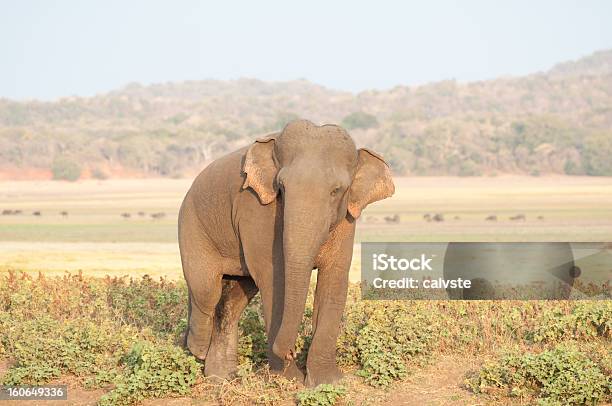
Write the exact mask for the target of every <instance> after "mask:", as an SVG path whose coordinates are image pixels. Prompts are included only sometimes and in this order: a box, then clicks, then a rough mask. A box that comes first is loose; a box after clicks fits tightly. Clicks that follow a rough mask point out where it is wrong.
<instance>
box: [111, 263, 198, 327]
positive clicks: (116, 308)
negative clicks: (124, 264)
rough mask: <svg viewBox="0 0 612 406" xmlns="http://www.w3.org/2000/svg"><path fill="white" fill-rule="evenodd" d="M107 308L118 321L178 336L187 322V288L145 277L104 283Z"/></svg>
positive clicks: (163, 280)
mask: <svg viewBox="0 0 612 406" xmlns="http://www.w3.org/2000/svg"><path fill="white" fill-rule="evenodd" d="M107 292H108V293H107V298H108V299H107V300H108V306H109V307H110V308H111V309H112V310H113V313H114V314H116V315H117V317H119V318H120V320H122V322H124V323H126V324H129V325H132V326H135V327H138V328H145V327H146V328H150V329H151V330H153V331H154V332H155V333H157V334H160V335H162V336H164V335H166V336H167V335H173V336H175V337H178V336H180V335H182V334H183V332H184V331H185V327H186V323H187V286H186V285H185V284H184V283H176V282H171V281H168V280H166V279H163V278H161V279H160V280H159V282H158V281H155V280H153V279H152V278H151V277H149V276H147V275H145V276H144V277H142V278H141V279H130V280H129V282H126V281H125V280H122V279H115V280H111V281H108V290H107Z"/></svg>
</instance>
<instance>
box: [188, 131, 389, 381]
mask: <svg viewBox="0 0 612 406" xmlns="http://www.w3.org/2000/svg"><path fill="white" fill-rule="evenodd" d="M394 191H395V186H394V184H393V179H392V176H391V171H390V169H389V166H388V165H387V163H386V162H385V161H384V160H383V158H382V157H381V156H379V155H378V154H376V153H374V152H372V151H370V150H368V149H365V148H361V149H357V148H356V146H355V143H354V141H353V139H352V138H351V137H350V135H349V134H348V133H347V132H346V130H344V129H343V128H341V127H340V126H337V125H331V124H325V125H321V126H318V125H315V124H313V123H312V122H310V121H308V120H295V121H292V122H290V123H288V124H287V125H286V126H285V127H284V129H283V130H282V131H280V132H278V133H274V134H270V135H268V136H266V137H264V138H261V139H257V140H256V141H255V142H254V143H253V144H251V145H250V146H247V147H244V148H242V149H239V150H237V151H235V152H232V153H230V154H228V155H226V156H224V157H221V158H219V159H217V160H215V161H213V162H212V163H211V164H210V165H208V166H207V167H206V168H205V169H204V170H203V171H202V172H201V173H200V174H199V175H198V176H197V177H196V178H195V180H194V182H193V184H192V186H191V188H190V189H189V191H188V192H187V194H186V196H185V198H184V200H183V203H182V205H181V208H180V212H179V221H178V237H179V248H180V254H181V262H182V267H183V274H184V277H185V280H186V282H187V286H188V293H189V309H188V310H189V316H188V326H187V330H186V333H185V345H186V347H187V348H188V349H189V351H190V352H191V353H192V354H193V355H194V356H195V357H196V358H198V359H200V360H202V361H204V374H205V375H206V376H214V377H217V378H221V379H227V378H229V377H231V376H232V375H233V374H234V373H235V371H236V369H237V347H238V322H239V319H240V315H241V313H242V312H243V310H244V309H245V307H246V306H247V305H248V303H249V301H250V300H251V299H252V298H253V297H254V296H255V295H256V293H257V292H258V291H259V292H260V293H261V301H262V309H263V315H264V321H265V329H266V334H267V340H268V344H267V355H268V362H269V365H270V370H271V371H272V372H274V373H276V374H280V375H283V376H285V377H287V378H295V379H297V380H298V382H300V383H304V384H305V385H307V386H317V385H319V384H322V383H332V382H336V381H337V380H339V379H341V377H342V373H341V371H340V370H339V368H338V366H337V364H336V341H337V337H338V334H339V328H340V321H341V318H342V314H343V311H344V306H345V303H346V296H347V290H348V284H349V278H348V274H349V268H350V264H351V259H352V251H353V243H354V236H355V223H356V220H357V219H358V218H359V216H360V215H361V213H362V210H363V209H364V208H365V207H366V206H367V205H368V204H371V203H373V202H376V201H379V200H382V199H385V198H388V197H390V196H392V195H393V193H394ZM314 269H317V283H316V288H315V297H314V309H313V315H312V325H313V335H312V341H311V345H310V347H309V350H308V357H307V360H306V365H305V370H304V368H302V367H301V366H298V365H297V364H296V353H295V342H296V339H297V335H298V330H299V326H300V322H301V320H302V317H303V314H304V311H305V304H306V300H307V295H308V289H309V285H310V279H311V274H312V271H313V270H314Z"/></svg>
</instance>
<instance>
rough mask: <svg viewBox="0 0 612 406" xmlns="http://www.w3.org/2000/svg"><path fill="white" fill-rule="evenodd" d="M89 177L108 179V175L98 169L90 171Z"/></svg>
mask: <svg viewBox="0 0 612 406" xmlns="http://www.w3.org/2000/svg"><path fill="white" fill-rule="evenodd" d="M91 177H92V178H94V179H99V180H104V179H108V175H107V174H106V173H105V172H104V171H103V170H102V169H100V168H93V169H92V170H91Z"/></svg>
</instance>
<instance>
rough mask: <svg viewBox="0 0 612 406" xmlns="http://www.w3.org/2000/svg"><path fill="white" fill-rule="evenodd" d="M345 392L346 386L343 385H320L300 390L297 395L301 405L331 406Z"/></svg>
mask: <svg viewBox="0 0 612 406" xmlns="http://www.w3.org/2000/svg"><path fill="white" fill-rule="evenodd" d="M345 394H346V388H344V387H343V386H334V385H319V386H317V387H316V388H314V389H305V390H303V391H300V392H298V394H297V396H296V397H297V400H298V405H300V406H331V405H335V404H336V402H337V401H338V400H339V399H340V398H341V397H343V396H344V395H345Z"/></svg>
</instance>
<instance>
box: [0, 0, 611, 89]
mask: <svg viewBox="0 0 612 406" xmlns="http://www.w3.org/2000/svg"><path fill="white" fill-rule="evenodd" d="M0 5H1V8H0V10H1V11H0V55H1V56H0V97H8V98H13V99H30V98H39V99H54V98H57V97H61V96H70V95H82V96H88V95H93V94H96V93H100V92H106V91H109V90H113V89H116V88H119V87H121V86H123V85H125V84H127V83H129V82H140V83H143V84H149V83H155V82H167V81H181V80H192V79H211V78H212V79H235V78H240V77H251V78H259V79H264V80H291V79H297V78H306V79H308V80H310V81H312V82H315V83H319V84H323V85H325V86H328V87H332V88H339V89H346V90H352V91H359V90H363V89H368V88H388V87H392V86H394V85H398V84H408V85H414V84H421V83H425V82H430V81H437V80H443V79H451V78H454V79H457V80H461V81H469V80H478V79H488V78H494V77H498V76H500V75H522V74H527V73H531V72H536V71H541V70H546V69H548V68H550V67H551V66H552V65H554V64H555V63H557V62H560V61H566V60H570V59H576V58H579V57H581V56H584V55H588V54H590V53H592V52H593V51H596V50H600V49H604V48H612V1H577V0H576V1H497V0H495V1H490V0H489V1H426V0H423V1H400V0H397V1H382V0H372V1H368V2H365V1H363V2H362V1H357V0H353V1H338V0H327V1H318V0H315V1H313V0H309V1H287V0H285V1H280V0H279V1H263V0H257V1H244V2H234V1H224V0H217V1H210V2H208V1H176V0H175V1H170V0H168V1H163V2H162V1H151V0H150V1H133V0H126V1H108V0H105V1H98V2H94V1H49V0H45V1H29V0H20V1H17V0H15V1H6V0H1V3H0Z"/></svg>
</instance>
